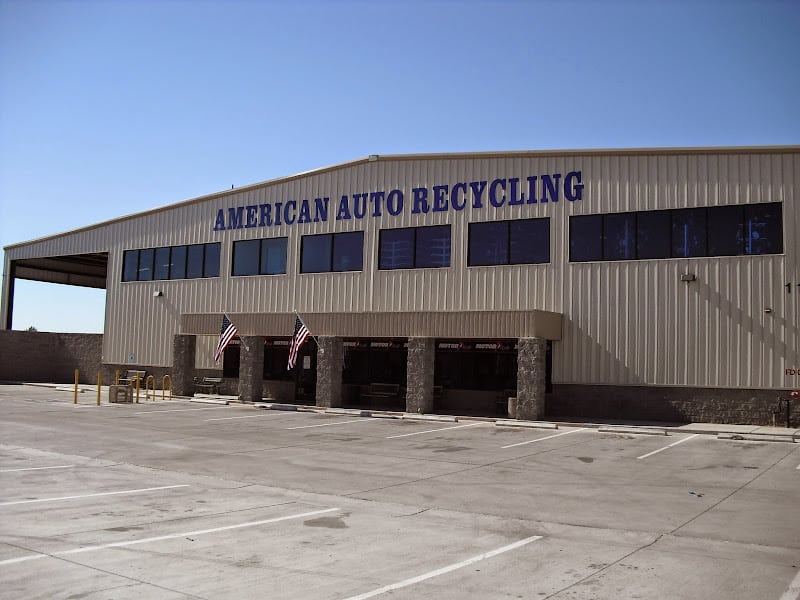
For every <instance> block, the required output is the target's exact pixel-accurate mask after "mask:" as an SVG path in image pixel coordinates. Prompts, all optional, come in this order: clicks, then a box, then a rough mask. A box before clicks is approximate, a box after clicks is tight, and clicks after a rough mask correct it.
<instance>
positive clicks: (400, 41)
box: [0, 0, 800, 332]
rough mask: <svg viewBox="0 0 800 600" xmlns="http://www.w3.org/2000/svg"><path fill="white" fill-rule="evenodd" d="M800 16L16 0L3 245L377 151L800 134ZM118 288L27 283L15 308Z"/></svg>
mask: <svg viewBox="0 0 800 600" xmlns="http://www.w3.org/2000/svg"><path fill="white" fill-rule="evenodd" d="M798 31H800V1H798V0H786V1H778V0H751V1H745V0H719V1H717V2H707V1H706V2H704V1H703V0H696V1H691V0H687V1H682V0H676V1H672V0H670V1H666V0H664V1H647V0H630V1H625V2H623V1H613V0H608V1H599V0H598V1H589V0H584V1H568V0H567V1H540V2H537V1H533V0H531V1H528V2H524V1H506V2H502V1H501V2H488V1H487V2H470V1H467V0H462V1H460V2H437V1H418V2H417V1H406V2H403V1H392V2H388V1H387V2H377V1H375V2H345V1H337V0H326V1H319V2H308V1H303V0H296V1H293V2H288V1H287V2H268V1H264V2H257V1H226V2H223V1H221V0H219V1H216V2H214V1H202V0H200V1H182V0H171V1H167V0H165V1H148V0H108V1H103V0H95V1H80V0H78V1H69V2H68V1H47V0H38V1H37V0H33V1H32V0H23V1H13V0H0V245H1V246H5V245H8V244H13V243H17V242H23V241H28V240H31V239H34V238H37V237H41V236H46V235H51V234H54V233H60V232H62V231H66V230H69V229H74V228H77V227H82V226H85V225H90V224H93V223H96V222H98V221H102V220H106V219H112V218H115V217H118V216H122V215H126V214H130V213H134V212H139V211H143V210H147V209H150V208H153V207H157V206H163V205H166V204H172V203H175V202H179V201H181V200H186V199H189V198H193V197H196V196H200V195H203V194H208V193H212V192H216V191H220V190H224V189H229V188H230V186H231V185H236V186H241V185H245V184H249V183H255V182H258V181H263V180H267V179H272V178H275V177H280V176H284V175H291V174H294V173H297V172H300V171H306V170H309V169H314V168H317V167H321V166H325V165H329V164H335V163H340V162H345V161H348V160H352V159H356V158H361V157H364V156H367V155H369V154H395V153H416V152H456V151H481V150H521V149H548V148H610V147H641V146H714V145H773V144H797V143H800V116H798V109H799V108H800V61H798V58H799V57H800V50H799V49H798V41H797V40H798ZM104 303H105V292H103V291H96V290H85V289H82V288H72V287H65V286H56V285H49V284H39V283H31V282H24V281H18V283H17V293H16V297H15V310H14V328H15V329H24V328H27V327H28V326H30V325H33V326H35V327H37V328H38V329H39V330H42V331H44V330H46V331H86V332H91V331H102V329H103V318H104Z"/></svg>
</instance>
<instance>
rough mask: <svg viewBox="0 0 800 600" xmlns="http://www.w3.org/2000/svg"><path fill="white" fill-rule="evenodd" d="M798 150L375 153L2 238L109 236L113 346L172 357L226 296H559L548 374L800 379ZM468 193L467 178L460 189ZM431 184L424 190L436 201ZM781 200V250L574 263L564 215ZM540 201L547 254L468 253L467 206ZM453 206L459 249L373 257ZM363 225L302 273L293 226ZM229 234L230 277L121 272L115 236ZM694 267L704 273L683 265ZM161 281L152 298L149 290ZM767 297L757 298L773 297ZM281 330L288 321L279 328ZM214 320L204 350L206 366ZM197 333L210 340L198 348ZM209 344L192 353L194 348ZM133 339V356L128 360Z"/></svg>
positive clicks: (732, 381) (325, 299)
mask: <svg viewBox="0 0 800 600" xmlns="http://www.w3.org/2000/svg"><path fill="white" fill-rule="evenodd" d="M573 170H577V171H581V172H582V178H583V184H584V186H585V187H584V190H583V200H581V201H576V202H568V201H566V200H565V199H564V198H563V193H562V197H561V200H560V202H558V203H547V204H541V203H537V204H525V205H521V206H507V205H506V206H504V207H502V208H494V207H492V206H491V205H489V203H488V199H487V197H486V195H487V193H488V189H487V191H485V192H484V206H483V207H482V208H480V209H474V208H472V206H471V203H470V204H468V206H467V208H465V209H464V210H462V211H454V210H452V209H450V210H448V211H446V212H431V213H429V214H427V215H422V214H412V212H411V208H412V204H413V194H412V188H414V187H417V186H422V187H427V188H428V189H429V190H430V189H431V188H432V186H433V185H437V184H447V185H448V186H452V185H453V184H454V183H456V182H471V181H476V180H487V181H489V182H491V180H492V179H494V178H496V177H499V178H510V177H519V178H520V180H521V181H520V186H521V187H522V189H525V191H527V190H526V187H527V186H526V185H525V177H526V176H528V175H541V174H550V173H561V174H562V176H563V175H565V174H566V173H567V172H569V171H573ZM798 179H800V149H798V148H788V149H778V150H768V149H764V150H759V149H728V150H719V151H714V150H713V149H710V150H698V151H696V152H695V151H691V150H670V149H667V150H638V151H607V152H584V153H579V152H553V153H551V154H548V153H506V154H502V153H497V154H483V155H452V156H451V155H442V156H431V157H420V156H408V157H388V158H385V157H380V158H379V159H378V160H376V161H373V162H370V161H357V162H355V163H351V164H348V165H342V166H339V167H333V168H329V169H324V170H320V171H317V172H311V173H309V174H306V175H303V176H297V177H292V178H287V179H285V180H279V181H275V182H270V183H267V184H263V185H257V186H251V187H248V188H244V189H241V190H232V191H230V192H225V193H220V194H216V195H214V196H210V197H208V198H203V199H198V200H197V201H193V202H187V203H183V204H180V205H178V206H176V207H175V208H173V209H168V210H158V211H154V212H152V213H147V214H143V215H141V216H138V217H135V218H126V219H123V220H120V221H114V222H110V223H108V224H103V225H101V226H98V227H95V228H89V229H87V230H83V231H78V232H75V233H72V234H66V235H63V236H58V237H54V238H50V239H47V240H42V241H40V242H36V243H31V244H27V245H22V246H15V247H12V248H9V249H8V251H7V260H8V256H10V257H11V258H12V259H15V258H24V257H32V256H46V255H60V254H75V253H79V252H95V251H106V250H107V251H109V278H108V293H107V307H108V308H107V315H106V336H105V340H104V359H105V360H106V361H107V362H136V363H140V364H154V365H169V364H170V363H171V345H172V336H173V335H174V334H175V333H178V331H179V324H180V316H181V315H186V314H199V313H205V314H212V315H220V313H222V311H228V312H230V313H289V312H291V311H292V310H297V311H299V312H300V313H301V314H306V313H313V314H318V313H337V314H338V313H393V312H414V311H428V312H439V311H441V312H452V311H531V310H542V311H551V312H557V313H563V315H564V323H563V339H562V341H560V342H556V343H555V344H554V360H553V365H554V373H553V380H554V381H555V382H566V383H598V384H604V383H608V384H611V383H613V384H663V385H687V386H722V387H766V388H782V387H787V386H788V385H789V384H790V383H793V382H794V383H796V379H794V380H790V379H787V377H786V376H785V374H784V373H785V369H787V368H798V367H800V354H798V347H797V328H798V312H800V302H798V299H800V288H798V287H797V286H796V285H795V286H794V288H793V293H792V294H791V295H788V294H786V290H785V288H784V287H783V286H784V284H785V283H789V282H793V283H794V284H797V283H800V271H799V270H798V259H797V257H798V252H799V249H798V247H797V243H798V234H800V211H798V210H797V208H796V200H797V197H796V186H797V182H798ZM394 188H399V189H402V190H403V193H404V200H405V208H404V210H403V212H402V214H400V215H398V216H397V217H392V216H390V215H388V214H387V213H386V211H385V210H384V214H383V216H381V217H372V216H369V214H368V216H367V217H365V218H364V219H362V220H357V219H351V220H349V221H337V220H336V213H337V207H338V202H339V198H340V197H341V195H342V194H348V195H351V194H353V193H361V192H372V191H385V192H387V193H388V191H389V190H392V189H394ZM322 196H327V197H329V198H330V205H329V218H328V220H327V222H320V223H306V224H295V225H292V226H287V225H282V226H278V227H270V228H253V229H239V230H234V231H224V232H214V231H212V227H213V223H214V217H215V215H216V210H217V209H218V208H227V207H235V206H243V205H250V204H255V205H257V204H259V203H263V202H270V203H274V202H278V201H279V202H285V201H287V200H289V199H294V200H298V201H299V200H302V199H309V200H310V201H312V202H313V199H314V198H317V197H322ZM467 199H468V201H470V200H471V193H469V194H468V195H467ZM430 200H431V199H430V198H429V201H430ZM774 201H781V202H783V203H784V204H783V214H784V229H785V231H784V246H785V252H784V254H783V255H778V256H761V257H748V256H742V257H728V258H698V259H672V260H652V261H622V262H615V263H609V262H606V263H575V264H572V263H569V262H568V254H569V216H570V215H578V214H596V213H608V212H621V211H636V210H655V209H668V208H681V207H695V206H714V205H726V204H742V203H759V202H774ZM534 217H549V218H550V219H551V263H550V264H546V265H522V266H499V267H468V266H467V249H468V246H467V244H468V225H469V223H470V222H476V221H491V220H509V219H519V218H534ZM444 223H449V224H450V225H451V227H452V254H451V266H450V267H449V268H444V269H411V270H401V271H379V270H377V244H378V232H379V230H380V229H381V228H387V227H391V228H396V227H410V226H420V225H435V224H444ZM356 230H364V232H365V255H364V270H363V271H362V272H358V273H337V274H332V273H325V274H313V275H311V274H296V273H297V271H298V270H299V259H300V244H301V236H303V235H308V234H313V233H328V232H334V231H356ZM280 236H288V238H289V244H288V272H289V274H288V275H277V276H261V277H236V278H231V277H229V276H228V274H229V272H230V265H231V258H232V257H231V252H232V244H233V242H234V241H236V240H241V239H251V238H261V237H280ZM212 241H220V242H222V266H221V268H222V277H219V278H215V279H207V280H189V281H162V282H147V283H143V282H135V283H121V282H120V279H121V277H120V273H121V263H122V252H123V251H124V250H125V249H133V248H147V247H157V246H167V245H178V244H190V243H200V242H212ZM682 273H695V274H696V275H697V281H694V282H691V283H686V282H681V281H680V275H681V274H682ZM156 289H159V290H162V291H163V292H164V295H163V297H160V298H155V297H153V292H154V291H155V290H156ZM767 308H770V309H772V312H771V313H767V312H766V309H767ZM290 333H291V332H290V331H287V332H286V335H289V334H290ZM213 342H214V340H213V335H210V336H207V337H205V338H202V339H201V346H199V347H198V348H199V349H198V355H199V364H201V365H202V366H212V363H210V362H209V358H208V354H210V350H211V349H212V348H213ZM201 347H202V349H201ZM201 354H202V357H200V355H201ZM131 355H133V356H134V357H135V358H134V360H132V361H131V360H130V356H131Z"/></svg>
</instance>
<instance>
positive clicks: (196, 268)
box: [186, 244, 203, 279]
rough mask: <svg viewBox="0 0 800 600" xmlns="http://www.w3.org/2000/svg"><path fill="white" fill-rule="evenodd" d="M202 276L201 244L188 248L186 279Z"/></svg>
mask: <svg viewBox="0 0 800 600" xmlns="http://www.w3.org/2000/svg"><path fill="white" fill-rule="evenodd" d="M202 276H203V244H194V245H192V246H189V253H188V256H187V258H186V277H188V278H189V279H196V278H197V277H202Z"/></svg>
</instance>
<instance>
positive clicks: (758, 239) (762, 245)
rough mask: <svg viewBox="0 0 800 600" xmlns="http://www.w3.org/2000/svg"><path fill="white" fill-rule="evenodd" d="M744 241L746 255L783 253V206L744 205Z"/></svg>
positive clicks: (775, 204)
mask: <svg viewBox="0 0 800 600" xmlns="http://www.w3.org/2000/svg"><path fill="white" fill-rule="evenodd" d="M744 241H745V253H746V254H780V253H781V252H783V206H782V205H781V204H780V203H777V202H775V203H771V204H748V205H746V206H745V222H744Z"/></svg>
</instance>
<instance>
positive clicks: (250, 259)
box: [233, 240, 261, 275]
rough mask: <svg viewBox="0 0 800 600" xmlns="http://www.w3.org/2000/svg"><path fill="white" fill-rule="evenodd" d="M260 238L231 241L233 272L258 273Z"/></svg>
mask: <svg viewBox="0 0 800 600" xmlns="http://www.w3.org/2000/svg"><path fill="white" fill-rule="evenodd" d="M260 254H261V240H245V241H242V242H234V243H233V274H234V275H258V261H259V257H260Z"/></svg>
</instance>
